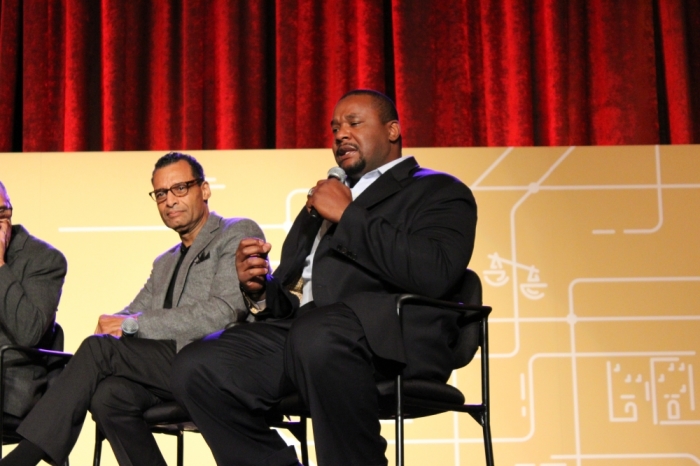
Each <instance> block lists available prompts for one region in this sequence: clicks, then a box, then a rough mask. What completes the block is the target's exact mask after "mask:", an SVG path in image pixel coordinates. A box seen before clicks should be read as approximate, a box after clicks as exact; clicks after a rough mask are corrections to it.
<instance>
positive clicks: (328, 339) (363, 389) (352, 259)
mask: <svg viewBox="0 0 700 466" xmlns="http://www.w3.org/2000/svg"><path fill="white" fill-rule="evenodd" d="M331 130H332V142H333V153H334V155H335V161H336V162H337V164H338V165H339V166H340V167H341V168H343V169H344V170H345V172H346V173H347V176H348V182H349V183H348V184H349V186H346V185H345V184H343V183H341V182H340V181H338V180H336V179H327V180H321V181H319V182H318V183H317V185H316V186H315V187H314V188H313V189H312V190H310V191H309V197H308V200H307V203H306V207H305V208H304V209H303V210H302V211H301V213H300V214H299V215H298V217H297V218H296V220H295V222H294V225H293V226H292V229H291V231H290V232H289V234H288V236H287V238H286V240H285V242H284V246H283V247H282V261H281V263H280V266H279V267H278V268H277V270H276V271H275V272H274V274H270V273H269V272H270V270H269V266H268V262H267V261H266V256H267V253H268V252H269V251H270V248H271V245H270V244H268V243H266V242H265V241H264V240H261V239H255V238H250V239H245V240H243V241H241V244H240V246H239V248H238V251H237V253H236V267H237V272H238V279H239V281H240V286H241V289H242V290H243V292H244V293H245V295H246V296H247V298H248V300H249V303H250V306H251V310H252V312H253V313H255V314H256V321H257V322H256V323H254V324H252V325H241V326H238V327H234V328H231V329H228V330H225V331H223V332H220V333H218V334H215V335H212V336H211V337H209V338H208V339H206V340H205V341H201V342H195V343H193V344H192V345H190V346H188V347H187V348H185V349H184V350H183V351H182V352H180V354H179V355H178V357H177V358H176V360H175V362H174V364H173V382H172V386H173V390H174V394H175V397H176V398H177V399H178V400H179V401H180V402H181V403H183V404H184V405H185V406H186V408H187V410H188V411H189V413H190V415H191V416H192V417H193V419H194V421H195V422H196V424H197V426H198V427H199V429H200V430H201V432H202V434H203V435H204V437H205V439H206V441H207V443H208V444H209V446H210V447H211V449H212V451H213V453H214V457H215V458H216V461H217V463H218V464H226V465H251V466H253V465H261V464H266V465H277V466H289V465H296V464H298V460H297V457H296V453H295V451H294V448H293V447H288V446H287V445H286V444H285V442H284V441H283V440H282V438H281V437H280V436H279V434H278V433H277V432H276V431H274V430H271V429H270V428H269V427H268V426H267V424H266V422H265V417H264V412H265V410H267V409H269V408H270V406H272V405H274V403H275V402H276V401H278V400H279V399H280V398H281V397H282V396H284V395H285V394H287V393H290V392H291V391H294V390H297V391H298V392H299V394H300V395H301V397H302V399H303V400H304V401H305V403H306V404H307V405H308V407H309V408H310V410H311V416H312V420H313V428H314V438H315V444H316V453H317V459H318V464H319V465H323V466H328V465H344V466H347V465H357V466H372V465H385V464H386V463H387V460H386V457H385V455H384V452H385V450H386V441H385V440H384V439H383V438H382V437H381V435H380V425H379V420H378V419H377V411H378V396H377V395H378V394H377V390H376V385H375V378H376V377H387V376H393V375H394V373H395V370H396V368H398V367H404V373H405V374H407V375H409V376H410V375H417V374H419V375H420V376H421V377H426V378H434V379H439V380H442V381H445V380H447V378H448V377H449V375H450V372H451V369H452V349H453V346H454V344H455V341H456V339H457V334H458V326H457V322H456V317H455V316H453V315H451V314H450V313H448V312H445V311H440V310H438V309H430V308H427V309H422V310H419V311H418V312H411V313H409V315H407V316H406V319H405V320H404V326H403V336H402V333H401V329H400V328H399V321H398V318H397V315H396V305H395V299H396V295H397V294H399V293H404V292H411V293H420V294H423V295H428V296H431V297H435V298H452V296H453V290H454V288H455V286H457V285H458V283H459V282H460V281H461V279H462V277H463V275H464V269H465V268H466V267H467V264H468V263H469V260H470V258H471V254H472V249H473V245H474V235H475V227H476V204H475V202H474V198H473V196H472V194H471V192H470V190H469V189H468V188H467V187H466V186H465V185H464V184H462V183H461V182H460V181H459V180H457V179H455V178H454V177H452V176H449V175H446V174H444V173H438V172H435V171H431V170H427V169H423V168H421V167H419V166H418V163H417V162H416V160H415V159H414V158H413V157H402V156H401V128H400V125H399V120H398V115H397V112H396V108H395V106H394V104H393V102H392V101H391V100H390V99H389V98H388V97H386V96H385V95H383V94H380V93H378V92H375V91H370V90H356V91H351V92H349V93H348V94H346V95H345V96H343V97H342V98H341V99H340V101H339V102H338V103H337V105H336V107H335V111H334V114H333V119H332V120H331ZM338 420H342V423H341V422H338Z"/></svg>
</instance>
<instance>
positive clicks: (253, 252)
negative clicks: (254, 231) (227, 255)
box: [236, 238, 272, 301]
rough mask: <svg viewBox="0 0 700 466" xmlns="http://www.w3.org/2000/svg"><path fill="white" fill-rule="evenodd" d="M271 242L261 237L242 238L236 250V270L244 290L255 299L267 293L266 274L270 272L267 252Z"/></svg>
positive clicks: (257, 299)
mask: <svg viewBox="0 0 700 466" xmlns="http://www.w3.org/2000/svg"><path fill="white" fill-rule="evenodd" d="M270 249H272V245H271V244H270V243H266V242H265V241H264V240H262V239H260V238H245V239H243V240H241V242H240V244H239V245H238V249H237V250H236V272H237V273H238V281H239V282H241V288H243V291H245V293H246V294H247V295H248V296H249V297H250V298H251V299H253V300H255V301H260V300H261V299H263V297H264V295H265V275H267V274H268V273H270V263H269V262H268V261H267V253H268V252H270Z"/></svg>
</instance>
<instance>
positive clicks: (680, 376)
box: [0, 146, 700, 466]
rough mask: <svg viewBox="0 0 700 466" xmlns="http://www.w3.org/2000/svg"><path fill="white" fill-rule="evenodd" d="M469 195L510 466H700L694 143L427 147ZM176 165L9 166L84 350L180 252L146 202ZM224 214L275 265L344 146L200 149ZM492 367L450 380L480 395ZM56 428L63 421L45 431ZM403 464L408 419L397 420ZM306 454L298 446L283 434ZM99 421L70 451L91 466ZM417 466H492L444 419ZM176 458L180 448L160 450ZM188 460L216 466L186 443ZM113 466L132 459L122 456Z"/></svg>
mask: <svg viewBox="0 0 700 466" xmlns="http://www.w3.org/2000/svg"><path fill="white" fill-rule="evenodd" d="M405 152H406V153H410V154H414V155H416V156H417V158H418V160H419V162H420V163H421V164H422V165H423V166H426V167H430V168H434V169H438V170H443V171H446V172H449V173H452V174H454V175H456V176H457V177H459V178H460V179H462V180H463V181H464V182H465V183H466V184H468V185H469V186H471V188H472V189H473V190H474V193H475V195H476V198H477V202H478V205H479V225H478V233H477V244H476V250H475V253H474V257H473V260H472V263H471V265H470V267H471V268H473V269H474V270H476V271H477V272H478V273H479V274H480V276H481V277H482V280H483V282H484V296H485V301H486V303H488V304H490V305H492V306H493V307H494V313H493V318H492V319H491V327H490V331H491V347H492V353H491V367H492V377H491V383H492V400H493V420H492V422H493V434H494V443H495V455H496V461H497V464H499V465H512V466H574V465H576V466H582V465H585V466H588V465H591V466H593V465H595V466H603V465H615V466H628V465H649V466H657V465H658V466H660V465H678V466H683V465H691V464H700V446H698V445H699V442H698V441H697V439H698V438H700V407H698V406H696V404H697V396H696V394H695V391H696V388H695V385H696V384H695V381H696V380H697V378H696V377H695V376H694V370H695V368H696V367H698V355H697V351H698V347H699V346H700V344H699V343H698V342H697V338H696V335H697V334H698V333H699V331H700V315H698V314H699V313H698V303H699V302H700V251H699V248H698V239H697V238H699V237H700V219H699V216H698V212H700V158H699V155H700V154H698V152H699V151H698V147H697V146H670V147H669V146H664V147H655V146H640V147H575V148H574V147H552V148H510V149H504V148H488V149H485V148H470V149H410V150H406V151H405ZM160 155H162V153H160V152H140V153H136V152H115V153H50V154H0V167H1V168H0V179H2V181H3V182H5V184H6V185H7V188H8V190H9V192H10V195H11V197H12V202H13V205H14V207H15V214H14V221H15V223H22V224H24V225H25V226H26V227H27V228H28V229H29V231H30V232H31V233H33V234H35V235H36V236H38V237H40V238H42V239H45V240H47V241H49V242H50V243H52V244H54V245H55V246H56V247H57V248H59V249H60V250H61V251H63V253H64V254H65V255H66V257H67V258H68V263H69V272H68V276H67V280H66V285H65V288H64V294H63V298H62V301H61V306H60V313H59V315H58V320H59V321H60V322H61V324H62V325H63V327H64V328H65V330H66V334H67V348H66V349H67V350H68V351H75V349H76V348H77V347H78V345H79V343H80V342H81V341H82V339H83V338H84V337H85V336H86V335H88V334H90V333H91V332H92V331H93V330H94V328H95V324H96V320H97V317H98V315H99V314H102V313H112V312H115V311H118V310H120V309H121V308H122V307H124V306H125V305H126V304H127V303H128V302H129V301H130V300H131V299H132V298H133V297H134V296H135V294H136V292H137V291H138V290H139V288H140V287H141V286H142V285H143V283H144V282H145V280H146V278H147V276H148V272H149V270H150V267H151V263H152V261H153V259H154V258H155V257H156V255H158V254H159V253H161V252H162V251H164V250H165V249H167V248H168V247H170V246H172V245H173V244H175V243H176V242H177V236H176V235H175V234H174V233H173V232H171V231H169V230H167V229H165V228H164V227H163V226H162V224H161V222H160V218H159V216H158V213H157V209H156V206H155V203H154V202H153V201H152V200H150V199H149V198H148V195H147V193H148V191H150V190H151V185H150V175H151V171H152V167H153V164H154V162H155V161H156V159H157V158H158V157H159V156H160ZM193 155H195V156H196V157H197V158H198V159H199V160H200V161H201V162H202V164H203V165H204V167H205V170H206V173H207V176H208V178H209V180H210V183H211V184H212V187H213V189H214V190H213V196H212V199H211V201H210V202H211V207H212V208H213V209H214V210H216V211H217V212H219V213H220V214H222V215H224V216H244V217H250V218H253V219H255V220H257V221H258V222H259V223H260V224H261V226H262V227H263V229H264V231H265V234H266V235H267V237H268V239H269V240H270V241H271V242H272V244H273V245H274V249H273V252H272V254H271V258H272V260H273V261H276V260H278V258H279V251H280V248H281V244H282V241H283V240H284V236H285V234H286V232H287V231H288V228H289V226H290V224H291V221H292V220H293V219H294V217H295V215H296V213H297V212H298V210H299V209H300V208H301V206H302V205H303V202H304V200H305V194H306V191H307V190H308V188H309V187H310V186H312V185H313V184H314V183H315V182H316V180H317V179H319V178H322V177H323V176H324V174H325V173H326V171H327V169H328V168H329V167H331V166H332V165H333V159H332V156H331V154H330V151H329V150H277V151H215V152H193ZM476 369H477V364H473V365H472V366H468V367H467V368H465V369H463V370H460V371H459V372H458V373H457V374H456V375H455V376H453V378H452V382H453V383H455V384H456V385H457V386H459V387H460V388H461V389H462V390H464V391H465V392H466V393H467V395H468V398H471V399H472V400H476V398H477V397H478V373H477V371H476ZM47 422H50V421H48V420H47ZM384 430H385V436H386V437H387V439H389V442H390V446H389V449H388V455H389V457H390V459H391V460H392V461H393V444H392V439H393V424H385V425H384ZM283 435H284V436H285V438H287V439H289V441H290V442H291V441H292V440H291V436H290V435H288V434H287V433H286V432H284V433H283ZM93 436H94V425H93V423H92V421H90V420H88V421H87V422H86V424H85V428H84V430H83V434H82V435H81V437H80V440H79V443H78V445H77V447H76V449H75V450H74V452H73V454H72V455H71V461H72V462H73V464H78V465H80V464H89V462H90V461H91V457H92V442H93V438H94V437H93ZM406 436H407V458H408V460H407V464H409V465H419V464H439V465H461V464H483V461H484V460H483V450H482V441H481V435H480V431H479V429H478V428H477V424H476V423H475V422H474V421H473V420H471V418H469V417H468V416H467V415H459V416H457V415H453V414H444V415H440V416H435V417H432V418H427V419H421V420H417V421H412V422H410V423H409V424H408V425H407V427H406ZM158 437H159V442H160V443H161V446H162V449H163V451H164V454H165V455H166V459H167V460H168V462H169V463H170V464H174V463H175V443H174V440H173V439H170V438H165V436H162V435H161V436H158ZM185 455H186V458H185V461H186V463H187V464H196V465H207V464H209V465H213V464H214V462H213V460H212V457H211V454H210V453H209V451H208V449H207V447H206V445H205V443H204V442H203V441H202V439H201V436H199V435H197V434H187V435H186V446H185ZM103 464H105V465H113V464H116V463H115V461H114V459H113V457H112V455H111V451H110V449H109V448H106V449H105V453H104V462H103Z"/></svg>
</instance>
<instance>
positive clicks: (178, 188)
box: [148, 178, 204, 204]
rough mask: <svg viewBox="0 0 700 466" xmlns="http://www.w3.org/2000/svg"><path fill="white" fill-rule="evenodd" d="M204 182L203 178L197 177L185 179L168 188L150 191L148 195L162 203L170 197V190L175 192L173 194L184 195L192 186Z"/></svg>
mask: <svg viewBox="0 0 700 466" xmlns="http://www.w3.org/2000/svg"><path fill="white" fill-rule="evenodd" d="M203 182H204V180H203V179H201V178H197V179H195V180H192V181H185V182H184V183H178V184H174V185H172V186H171V187H170V188H168V189H156V190H155V191H151V192H150V193H148V195H149V196H151V198H152V199H153V200H154V201H156V202H157V203H158V204H160V203H161V202H165V200H166V199H167V198H168V191H170V192H171V193H173V195H175V196H177V197H182V196H185V195H186V194H187V192H188V191H189V190H190V188H191V187H192V186H194V185H196V184H197V185H199V184H202V183H203Z"/></svg>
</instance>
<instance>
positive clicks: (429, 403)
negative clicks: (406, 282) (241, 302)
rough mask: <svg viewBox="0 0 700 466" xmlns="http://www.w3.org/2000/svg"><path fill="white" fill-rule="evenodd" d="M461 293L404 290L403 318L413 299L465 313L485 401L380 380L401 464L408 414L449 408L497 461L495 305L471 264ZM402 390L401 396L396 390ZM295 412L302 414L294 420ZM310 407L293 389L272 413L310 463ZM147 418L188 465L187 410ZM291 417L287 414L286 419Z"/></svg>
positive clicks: (426, 385) (160, 411)
mask: <svg viewBox="0 0 700 466" xmlns="http://www.w3.org/2000/svg"><path fill="white" fill-rule="evenodd" d="M457 294H458V298H457V299H455V301H440V300H435V299H431V298H426V297H423V296H419V295H414V294H404V295H401V296H400V297H399V298H398V300H397V305H396V306H397V312H398V315H399V318H400V319H402V318H403V314H404V312H410V310H405V309H404V308H405V307H406V306H407V305H410V304H427V305H430V306H435V307H440V308H442V309H449V310H451V311H453V312H457V313H459V314H461V317H460V328H461V332H460V333H461V335H460V339H459V345H458V347H457V348H456V349H455V353H456V355H457V356H456V358H455V369H457V368H459V367H463V366H465V365H466V364H467V363H469V362H470V361H471V359H472V358H473V356H474V354H475V353H476V350H477V349H479V348H480V349H481V357H480V361H481V403H479V404H464V401H465V398H464V395H463V394H462V392H460V391H459V390H458V389H457V388H455V387H453V386H451V385H449V384H446V383H441V382H435V381H430V380H420V379H406V380H404V379H403V377H402V376H401V375H398V376H397V377H396V379H395V380H389V381H382V382H378V383H377V388H378V390H379V394H380V412H379V418H380V419H394V420H395V421H396V464H397V466H403V464H404V445H403V438H404V430H403V421H404V419H413V418H419V417H425V416H431V415H434V414H439V413H443V412H447V411H456V412H463V413H468V414H469V415H471V416H472V417H473V418H474V419H475V420H476V421H477V422H478V423H479V424H480V425H481V427H482V430H483V436H484V451H485V455H486V464H487V465H488V466H493V464H494V463H493V448H492V444H491V425H490V406H489V360H488V316H489V313H490V312H491V308H490V307H488V306H482V305H481V281H480V280H479V276H478V275H477V274H476V273H475V272H473V271H472V270H469V269H467V270H466V272H465V277H464V280H463V283H462V285H461V287H460V290H459V292H458V293H457ZM460 301H461V302H460ZM397 395H398V396H397ZM291 417H299V420H298V421H292V420H291V419H290V418H291ZM310 417H311V416H310V413H309V410H308V408H307V407H306V406H305V405H304V404H303V403H302V401H301V400H300V398H299V395H298V394H293V395H290V396H288V397H286V398H284V399H282V400H281V401H280V403H279V404H278V405H277V406H276V407H275V408H273V409H272V410H270V411H269V412H268V413H267V420H268V423H269V424H270V426H271V427H279V428H284V429H287V430H289V432H291V433H292V435H294V437H295V438H296V439H297V440H298V441H299V443H300V445H301V462H302V464H303V465H304V466H309V450H308V445H307V438H308V437H307V429H306V420H307V419H309V418H310ZM144 418H145V419H146V422H147V423H148V425H149V426H151V431H152V432H155V433H164V434H169V435H176V436H177V439H178V440H177V442H178V443H177V466H182V465H183V451H184V446H183V444H184V439H183V433H184V432H185V431H190V432H198V430H197V428H196V426H195V425H194V424H193V423H192V421H191V419H190V417H189V415H188V414H187V412H186V411H185V410H184V409H182V408H181V407H180V406H179V405H178V404H177V403H175V402H167V403H163V404H160V405H158V406H155V407H153V408H150V409H149V410H148V411H146V412H145V413H144ZM285 419H287V420H285ZM103 440H104V436H103V435H102V434H101V432H100V431H99V428H97V429H96V441H95V459H94V466H99V465H100V455H101V452H102V441H103Z"/></svg>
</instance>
